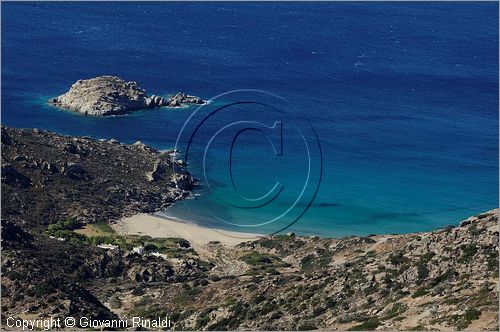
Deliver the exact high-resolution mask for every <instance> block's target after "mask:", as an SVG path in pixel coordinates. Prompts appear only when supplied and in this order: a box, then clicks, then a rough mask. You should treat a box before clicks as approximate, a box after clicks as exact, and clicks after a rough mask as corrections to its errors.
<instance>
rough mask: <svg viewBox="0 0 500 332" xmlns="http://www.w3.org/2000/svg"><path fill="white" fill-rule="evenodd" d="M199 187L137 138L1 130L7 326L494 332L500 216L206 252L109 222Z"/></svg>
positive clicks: (216, 246)
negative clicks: (49, 321) (157, 323)
mask: <svg viewBox="0 0 500 332" xmlns="http://www.w3.org/2000/svg"><path fill="white" fill-rule="evenodd" d="M193 185H194V180H193V179H192V178H191V177H190V176H189V175H186V174H184V172H183V171H182V167H181V163H177V162H173V161H172V160H170V158H169V157H168V153H160V152H158V151H156V150H154V149H152V148H149V147H147V146H145V145H142V144H139V143H138V144H134V145H124V144H120V143H119V142H116V141H114V140H112V141H98V140H93V139H90V138H73V137H67V136H61V135H56V134H53V133H50V132H43V131H39V130H20V129H11V128H4V127H2V247H3V250H2V273H3V276H2V303H1V304H2V322H4V323H5V320H6V317H8V316H12V317H21V318H26V317H32V318H33V317H40V316H44V315H45V316H47V315H50V316H56V317H65V316H68V315H71V316H73V317H76V318H78V317H82V316H92V317H94V318H99V319H111V318H114V317H132V316H143V317H151V318H157V317H159V316H165V315H169V316H170V318H171V321H172V322H173V323H174V326H173V329H175V330H193V329H203V330H243V329H245V330H248V329H257V330H275V329H280V330H297V329H298V330H312V329H328V330H333V329H360V330H373V329H377V330H412V329H417V330H424V329H429V330H462V329H473V330H498V277H499V276H498V210H492V211H489V212H486V213H483V214H480V215H477V216H475V217H471V218H469V219H467V220H465V221H463V222H461V223H459V221H457V226H456V227H453V226H449V227H446V228H443V229H439V230H436V231H433V232H426V233H416V234H406V235H378V236H370V237H355V236H353V237H346V238H340V239H326V238H319V237H299V236H294V235H293V234H291V235H288V236H287V235H279V236H273V237H265V238H261V239H259V240H257V241H253V242H245V243H241V244H240V245H238V246H236V247H230V246H223V245H221V244H220V243H216V242H214V243H210V244H208V245H207V246H205V247H204V248H203V250H202V251H199V252H197V251H195V250H194V249H193V248H192V247H191V245H190V243H189V242H188V241H186V240H183V239H179V238H168V239H161V238H152V237H148V236H140V235H119V234H116V233H115V232H114V231H113V229H112V228H111V227H109V224H110V223H113V222H114V221H117V220H119V219H120V218H122V217H125V216H128V215H132V214H135V213H139V212H154V211H157V210H160V209H163V208H164V207H166V206H168V205H169V204H171V203H172V202H173V201H175V200H177V199H181V198H183V197H185V196H186V195H187V194H188V190H190V189H192V188H193ZM103 244H107V245H111V246H114V247H106V246H102V245H103ZM99 246H101V247H99ZM138 247H141V248H142V249H141V251H140V252H137V250H136V251H134V248H138Z"/></svg>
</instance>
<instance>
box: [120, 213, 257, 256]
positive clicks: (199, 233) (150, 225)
mask: <svg viewBox="0 0 500 332" xmlns="http://www.w3.org/2000/svg"><path fill="white" fill-rule="evenodd" d="M113 228H114V229H115V231H116V232H117V233H119V234H128V235H133V234H137V235H149V236H151V237H157V238H159V237H179V238H183V239H186V240H188V241H189V242H190V243H191V245H192V246H193V247H195V248H196V247H198V248H200V247H203V246H205V245H207V244H208V242H210V241H219V242H220V243H221V244H223V245H226V246H235V245H237V244H239V243H242V242H246V241H253V240H257V239H258V238H259V237H260V235H258V234H251V233H243V232H229V231H223V230H219V229H212V228H207V227H202V226H198V225H193V224H189V223H184V222H180V221H176V220H172V219H168V218H164V217H159V216H155V215H151V214H137V215H134V216H132V217H129V218H124V219H122V220H120V221H119V222H117V223H116V224H114V225H113Z"/></svg>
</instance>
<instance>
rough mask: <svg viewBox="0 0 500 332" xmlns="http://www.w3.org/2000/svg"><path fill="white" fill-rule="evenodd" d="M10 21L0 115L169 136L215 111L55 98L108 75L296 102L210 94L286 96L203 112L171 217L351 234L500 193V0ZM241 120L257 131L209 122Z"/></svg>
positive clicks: (18, 17) (91, 10) (41, 12)
mask: <svg viewBox="0 0 500 332" xmlns="http://www.w3.org/2000/svg"><path fill="white" fill-rule="evenodd" d="M1 24H2V113H1V115H2V124H3V125H7V126H12V127H22V128H35V127H36V128H40V129H47V130H52V131H55V132H58V133H62V134H68V135H88V136H92V137H96V138H107V139H109V138H115V139H118V140H120V141H123V142H126V143H133V142H135V141H137V140H140V141H142V142H145V143H147V144H150V145H153V146H155V147H157V148H159V149H167V148H172V147H174V146H175V145H176V140H177V136H178V134H179V132H180V130H181V128H182V127H183V125H184V123H186V121H187V120H188V119H189V117H190V116H191V115H192V114H194V115H195V116H193V118H191V119H190V120H196V119H197V117H199V116H201V117H200V118H204V114H208V113H203V112H205V111H204V109H203V108H202V109H200V110H198V111H197V108H196V107H190V108H185V109H167V108H161V109H157V110H149V111H139V112H137V113H134V114H130V115H126V116H117V117H110V118H91V117H84V116H80V115H76V114H72V113H69V112H64V111H60V110H57V109H54V108H52V107H50V106H48V105H47V104H46V100H47V99H48V98H51V97H54V96H57V95H59V94H62V93H64V92H65V91H67V89H68V88H69V87H70V85H71V84H73V83H74V82H75V81H76V80H78V79H83V78H90V77H95V76H98V75H104V74H108V75H117V76H120V77H123V78H124V79H127V80H133V81H137V82H138V83H139V84H140V85H141V86H142V87H143V88H145V89H146V90H147V91H148V92H149V93H154V94H161V95H168V94H173V93H176V92H178V91H183V92H186V93H189V94H194V95H197V96H200V97H202V98H205V99H209V98H212V97H214V96H217V95H220V94H223V93H225V92H228V91H231V90H234V89H257V90H263V91H266V92H269V93H272V94H275V95H278V96H280V97H282V98H284V99H286V100H287V101H288V102H289V103H290V104H287V103H284V102H283V100H282V99H277V98H275V97H273V96H272V95H269V94H266V93H261V92H248V94H246V95H245V93H242V94H243V96H241V95H240V96H238V97H237V98H235V97H234V95H224V96H221V97H219V98H217V99H216V100H215V101H214V102H213V103H211V104H209V105H208V106H209V108H211V109H217V106H218V105H227V104H229V103H231V102H232V101H249V102H258V101H262V100H263V99H266V98H269V99H272V100H271V101H269V103H271V104H272V103H273V102H276V103H278V104H280V105H279V107H277V109H278V111H285V112H284V113H280V112H274V111H275V109H274V108H270V107H268V106H269V105H270V104H268V103H267V101H266V105H259V104H255V103H254V104H239V105H236V106H234V107H231V108H224V110H223V111H221V112H218V113H217V115H218V116H219V118H215V117H211V118H210V121H206V122H204V130H205V131H204V132H203V131H200V132H199V133H200V135H201V136H200V137H199V139H198V144H199V145H198V146H195V147H193V149H192V150H191V152H192V153H191V154H190V155H189V158H188V162H189V167H188V169H189V170H190V171H191V172H193V173H194V174H195V176H197V177H198V178H200V179H201V180H202V187H201V188H200V189H199V190H198V191H197V192H196V196H195V198H194V199H191V200H188V201H186V202H185V203H179V204H177V205H176V206H175V207H173V208H171V209H169V210H167V211H166V212H165V213H166V214H168V215H170V216H174V217H177V218H180V219H186V220H191V221H194V222H197V223H200V224H203V225H206V226H212V227H216V228H223V229H232V230H239V231H244V232H256V233H265V232H275V231H278V230H280V229H282V228H284V227H286V226H288V225H289V224H290V223H292V222H295V223H294V224H293V225H292V226H290V227H289V228H288V229H287V231H289V230H291V231H295V232H297V233H300V234H309V235H311V234H316V235H321V236H341V235H350V234H358V235H361V234H370V233H378V234H381V233H403V232H414V231H425V230H432V229H435V228H438V227H441V226H443V225H446V224H456V223H457V222H459V221H460V220H461V219H463V218H466V217H468V216H470V215H473V214H476V213H480V212H483V211H486V210H489V209H492V208H495V207H497V206H498V185H499V182H498V140H499V137H498V129H499V128H498V103H499V100H498V4H497V3H493V2H492V3H485V2H482V3H464V2H460V3H458V2H457V3H452V2H446V3H444V2H443V3H430V2H426V3H394V2H390V3H389V2H386V3H373V2H371V3H342V2H334V3H297V2H295V3H221V2H218V3H115V2H110V3H95V2H93V3H82V2H80V3H68V2H60V3H2V23H1ZM273 98H274V99H273ZM287 105H288V106H290V107H289V108H288V106H287ZM285 108H286V110H285ZM195 112H196V113H195ZM281 116H283V118H281ZM304 118H307V119H308V120H309V121H310V123H308V122H307V121H306V120H305V119H304ZM238 121H241V123H240V124H242V125H243V126H245V125H246V126H247V127H248V128H247V129H248V130H241V131H240V132H239V135H238V136H234V132H233V133H231V132H230V130H233V129H235V130H237V129H238V128H237V127H235V126H233V127H228V130H226V131H225V132H224V135H218V136H217V135H215V134H214V133H216V132H217V130H219V129H221V128H223V127H224V125H226V124H230V123H235V122H238ZM245 121H253V122H258V123H259V124H258V125H256V124H255V123H253V124H252V125H249V122H245ZM275 121H281V127H280V128H281V130H282V136H280V135H279V132H278V131H277V130H278V129H277V128H278V127H275V128H274V129H273V128H272V125H273V124H274V122H275ZM188 123H190V124H189V126H188V127H189V128H194V127H193V126H194V124H193V123H191V122H190V121H188ZM297 123H299V124H300V125H296V124H297ZM300 126H305V127H307V128H306V131H307V130H308V132H307V133H306V136H307V135H309V136H308V137H306V138H307V139H311V137H312V136H311V133H315V134H316V135H317V138H318V141H319V143H320V147H321V150H319V148H318V147H317V146H316V145H315V144H314V140H310V141H309V142H312V143H311V144H310V145H308V146H307V147H310V148H311V150H310V151H309V154H308V153H307V151H306V150H307V149H305V147H306V145H305V143H304V142H306V141H305V140H304V139H302V138H301V137H300V136H298V135H297V133H298V131H297V130H296V129H297V128H299V127H300ZM305 127H304V128H305ZM311 128H312V129H313V130H314V131H311ZM240 129H241V128H240ZM267 134H270V135H267ZM215 136H217V138H216V139H214V141H213V142H211V144H208V141H207V138H211V137H215ZM231 137H236V139H235V140H234V142H233V140H231ZM271 141H272V142H273V144H274V145H271V144H270V142H271ZM203 143H204V144H205V148H206V146H209V147H210V149H206V151H207V154H206V155H205V154H204V151H205V150H204V145H203ZM229 143H231V144H232V143H235V144H233V145H231V144H229ZM230 146H232V147H233V150H232V154H231V153H228V150H227V148H228V147H230ZM273 146H274V149H278V150H279V151H275V150H274V149H273ZM229 151H231V150H229ZM320 151H321V154H320V153H319V152H320ZM181 152H182V153H184V152H185V150H182V149H181ZM275 152H277V153H278V155H276V154H275ZM280 153H281V154H280ZM203 156H205V157H207V158H206V159H205V160H209V162H207V164H206V165H205V166H203ZM228 156H230V160H231V165H232V168H228V167H226V166H227V160H228V159H227V158H228ZM319 166H322V167H321V168H320V167H319ZM228 172H230V173H228ZM205 173H206V176H207V177H206V180H204V179H205ZM228 174H232V175H233V176H232V179H233V182H234V187H233V186H232V183H230V180H231V177H229V176H228ZM307 174H310V175H311V177H310V178H309V179H308V177H307ZM319 176H321V178H319ZM228 179H229V180H228ZM308 180H310V182H307V181H308ZM228 181H229V182H228ZM317 181H320V185H319V188H316V187H317V186H315V183H316V182H317ZM304 183H308V186H307V188H306V190H305V191H304V190H303V189H304V188H305V186H304ZM309 184H310V185H309ZM273 185H276V186H277V187H276V188H278V189H279V190H278V191H277V192H274V194H276V193H277V195H276V196H272V195H271V196H272V197H274V199H270V200H269V201H267V202H266V204H262V206H258V205H259V204H256V205H253V206H251V205H252V203H253V202H255V201H257V198H259V197H261V196H264V195H265V194H266V193H267V192H268V191H270V190H271V188H273ZM234 188H237V192H238V193H239V194H241V196H243V197H246V199H244V200H243V202H242V201H241V200H238V197H237V195H236V193H235V191H234ZM276 188H275V189H276ZM316 189H317V192H316ZM271 196H269V197H271ZM297 197H300V198H304V199H300V200H297V199H296V198H297ZM313 198H314V200H313ZM311 201H312V203H311ZM245 204H247V206H245ZM291 207H293V209H292V210H293V211H291V213H290V214H289V213H288V212H289V210H290V208H291ZM307 207H309V208H308V209H307ZM304 211H305V212H304ZM299 217H300V218H299ZM257 225H258V226H257Z"/></svg>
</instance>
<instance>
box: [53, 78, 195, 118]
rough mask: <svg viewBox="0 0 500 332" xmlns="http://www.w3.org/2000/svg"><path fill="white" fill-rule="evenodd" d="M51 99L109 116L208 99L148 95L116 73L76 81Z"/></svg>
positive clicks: (70, 107)
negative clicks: (61, 93) (68, 88)
mask: <svg viewBox="0 0 500 332" xmlns="http://www.w3.org/2000/svg"><path fill="white" fill-rule="evenodd" d="M50 103H51V104H52V105H54V106H56V107H59V108H61V109H65V110H69V111H74V112H79V113H82V114H85V115H93V116H107V115H120V114H126V113H129V112H132V111H137V110H140V109H147V108H157V107H161V106H167V107H181V106H183V105H186V104H203V103H205V101H204V100H202V99H201V98H199V97H196V96H190V95H186V94H184V93H180V92H179V93H177V94H176V95H174V96H171V97H168V98H165V97H162V96H157V95H148V94H147V93H146V91H145V90H144V89H142V88H141V87H139V85H138V84H137V82H126V81H125V80H123V79H121V78H119V77H116V76H99V77H95V78H90V79H87V80H78V81H76V83H74V84H73V85H72V86H71V88H70V90H69V91H68V92H66V93H65V94H63V95H60V96H59V97H56V98H53V99H51V100H50Z"/></svg>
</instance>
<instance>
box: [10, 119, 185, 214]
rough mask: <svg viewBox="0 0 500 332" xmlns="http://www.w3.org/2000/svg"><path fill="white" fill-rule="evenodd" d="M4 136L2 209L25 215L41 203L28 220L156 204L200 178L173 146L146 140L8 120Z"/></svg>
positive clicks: (134, 210)
mask: <svg viewBox="0 0 500 332" xmlns="http://www.w3.org/2000/svg"><path fill="white" fill-rule="evenodd" d="M2 138H5V140H3V139H2V193H3V195H2V212H3V213H5V212H6V211H17V212H16V213H15V214H13V216H17V217H16V218H20V215H22V213H20V212H21V211H23V210H30V211H31V210H32V209H35V206H38V207H39V209H40V210H38V212H37V213H40V215H38V216H36V215H33V214H27V215H24V216H23V217H22V219H23V223H26V222H28V223H30V224H31V223H32V224H37V223H40V222H43V223H46V224H47V223H52V222H57V221H58V220H64V219H66V218H74V219H76V220H78V221H79V222H81V223H92V222H97V221H99V220H116V219H119V218H120V217H122V216H125V215H131V214H134V213H138V212H154V211H158V210H161V209H164V208H166V207H167V206H169V205H170V204H172V203H173V202H174V201H175V200H178V199H181V198H183V197H184V196H186V195H188V194H189V192H188V190H190V189H192V186H190V185H189V184H190V183H193V181H194V180H193V179H192V178H191V176H190V175H189V174H186V172H185V170H184V169H180V168H179V167H178V165H177V163H176V162H175V161H174V160H172V158H171V157H170V156H169V153H168V152H159V151H157V150H156V149H154V148H151V147H149V146H147V145H144V144H135V145H125V144H120V143H119V142H118V141H116V140H107V141H99V140H94V139H91V138H82V137H68V136H62V135H57V134H54V133H51V132H46V131H41V130H36V129H35V130H21V129H13V128H5V127H2ZM177 172H181V174H177ZM125 179H126V181H125ZM179 179H182V181H181V185H177V182H178V181H179ZM4 215H7V214H4Z"/></svg>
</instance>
